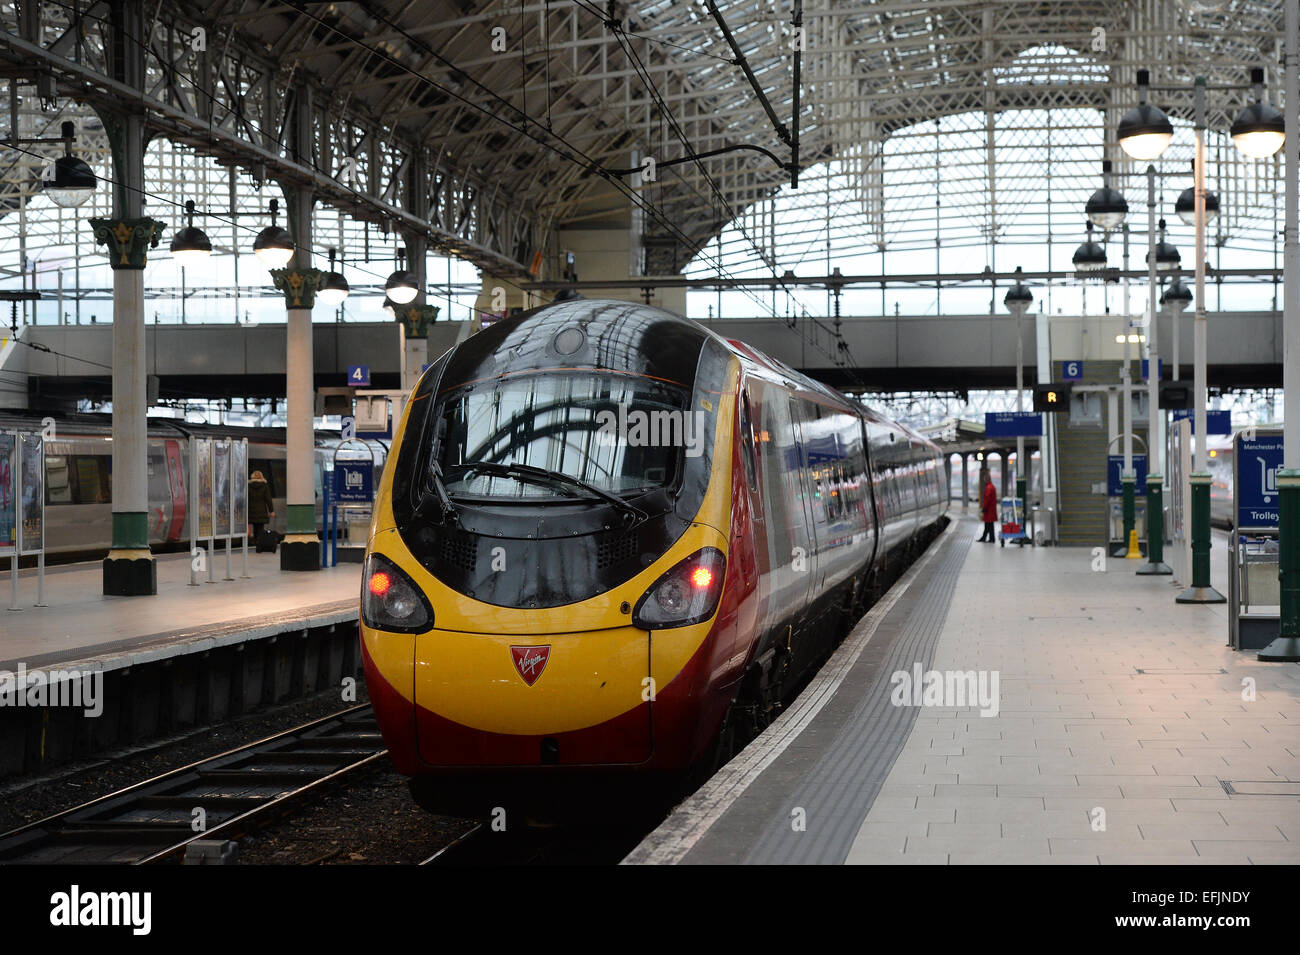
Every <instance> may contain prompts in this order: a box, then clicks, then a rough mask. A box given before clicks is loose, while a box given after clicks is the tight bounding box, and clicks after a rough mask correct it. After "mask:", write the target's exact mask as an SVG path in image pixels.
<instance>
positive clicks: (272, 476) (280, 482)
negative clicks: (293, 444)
mask: <svg viewBox="0 0 1300 955" xmlns="http://www.w3.org/2000/svg"><path fill="white" fill-rule="evenodd" d="M269 463H270V465H271V471H270V473H269V474H268V473H267V472H266V471H263V472H262V474H263V475H264V476H265V477H266V478H267V479H268V480H270V482H271V496H272V497H288V496H289V490H288V488H289V477H288V472H287V471H286V469H285V463H284V462H283V461H271V462H269Z"/></svg>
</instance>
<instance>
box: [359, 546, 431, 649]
mask: <svg viewBox="0 0 1300 955" xmlns="http://www.w3.org/2000/svg"><path fill="white" fill-rule="evenodd" d="M361 621H362V622H363V623H364V624H365V625H366V626H367V627H373V628H374V629H376V630H389V631H393V632H396V633H422V632H424V631H425V630H428V629H429V628H431V627H432V626H433V608H432V607H430V606H429V601H428V600H426V599H425V596H424V594H423V593H421V592H420V588H419V587H417V586H416V585H415V581H413V580H411V578H410V577H408V576H407V575H406V574H405V573H403V572H402V571H401V570H400V569H399V568H398V566H397V565H396V564H394V563H393V562H392V561H391V560H389V559H388V558H387V557H381V556H380V555H379V554H371V555H370V558H369V559H368V560H367V561H366V569H365V573H364V574H362V577H361Z"/></svg>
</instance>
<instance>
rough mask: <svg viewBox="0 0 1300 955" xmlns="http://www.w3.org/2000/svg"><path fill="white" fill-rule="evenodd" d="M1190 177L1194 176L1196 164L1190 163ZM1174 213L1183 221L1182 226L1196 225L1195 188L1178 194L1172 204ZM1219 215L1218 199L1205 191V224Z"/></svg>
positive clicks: (1188, 188) (1208, 191)
mask: <svg viewBox="0 0 1300 955" xmlns="http://www.w3.org/2000/svg"><path fill="white" fill-rule="evenodd" d="M1192 176H1193V178H1195V176H1196V163H1195V162H1193V163H1192ZM1174 212H1175V214H1177V216H1178V218H1179V219H1181V220H1182V221H1183V225H1190V226H1194V225H1196V187H1195V186H1188V187H1187V188H1186V189H1184V190H1183V191H1182V192H1180V193H1179V194H1178V201H1177V202H1175V203H1174ZM1218 214H1219V197H1218V196H1216V195H1215V194H1214V193H1213V192H1211V191H1210V190H1209V189H1206V190H1205V224H1206V225H1209V224H1210V223H1211V222H1213V221H1214V217H1215V216H1217V215H1218Z"/></svg>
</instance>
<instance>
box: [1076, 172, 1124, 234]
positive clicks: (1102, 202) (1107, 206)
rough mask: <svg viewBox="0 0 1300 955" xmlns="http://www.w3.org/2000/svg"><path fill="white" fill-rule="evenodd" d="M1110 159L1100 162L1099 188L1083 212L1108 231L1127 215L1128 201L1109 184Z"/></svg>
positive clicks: (1118, 224) (1100, 227)
mask: <svg viewBox="0 0 1300 955" xmlns="http://www.w3.org/2000/svg"><path fill="white" fill-rule="evenodd" d="M1110 170H1111V164H1110V160H1109V159H1107V160H1105V161H1103V162H1102V164H1101V188H1100V189H1098V190H1097V191H1096V192H1094V193H1093V194H1092V196H1091V197H1089V199H1088V204H1087V206H1085V207H1084V212H1085V213H1086V214H1087V216H1088V219H1089V220H1090V221H1091V222H1092V223H1093V224H1094V225H1095V226H1097V227H1098V228H1099V229H1102V230H1104V231H1106V232H1109V231H1110V230H1111V229H1115V228H1118V227H1119V226H1120V225H1121V224H1123V222H1124V217H1125V216H1126V215H1128V203H1127V202H1126V201H1125V200H1124V197H1123V196H1122V195H1120V193H1119V192H1118V191H1117V190H1115V189H1112V188H1111V185H1110Z"/></svg>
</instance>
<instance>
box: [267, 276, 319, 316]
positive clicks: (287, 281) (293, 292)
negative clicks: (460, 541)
mask: <svg viewBox="0 0 1300 955" xmlns="http://www.w3.org/2000/svg"><path fill="white" fill-rule="evenodd" d="M324 275H325V273H324V272H322V271H321V270H320V269H271V281H273V282H274V283H275V287H276V288H278V289H279V290H280V291H281V292H283V293H284V307H285V308H311V307H312V306H313V305H315V304H316V292H317V290H318V289H320V282H321V279H322V278H323V277H324Z"/></svg>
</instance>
